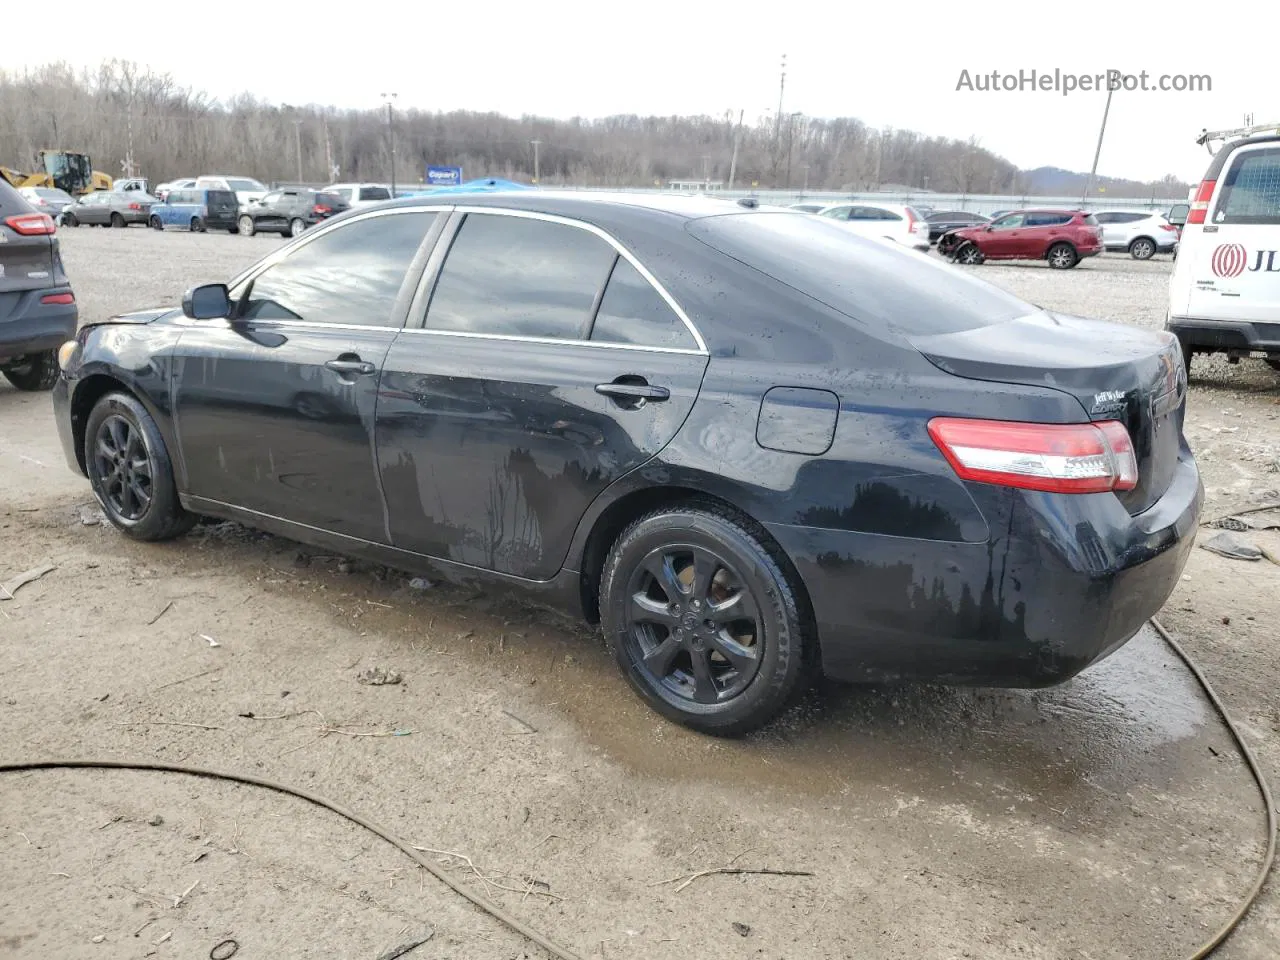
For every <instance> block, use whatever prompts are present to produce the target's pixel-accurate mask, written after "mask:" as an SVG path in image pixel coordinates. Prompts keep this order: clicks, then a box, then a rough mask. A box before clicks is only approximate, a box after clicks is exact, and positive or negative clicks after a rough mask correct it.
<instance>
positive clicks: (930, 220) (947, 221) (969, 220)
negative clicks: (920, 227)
mask: <svg viewBox="0 0 1280 960" xmlns="http://www.w3.org/2000/svg"><path fill="white" fill-rule="evenodd" d="M924 219H925V223H927V224H929V242H930V243H937V242H938V238H939V237H941V236H942V235H943V234H944V233H949V232H950V231H952V230H959V229H961V228H963V227H977V226H981V225H982V224H984V223H990V222H991V220H990V218H988V217H984V216H983V215H982V214H980V213H970V212H969V211H967V210H939V211H938V212H937V213H931V214H929V215H928V216H927V217H925V218H924Z"/></svg>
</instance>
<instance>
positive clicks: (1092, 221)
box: [1082, 213, 1142, 227]
mask: <svg viewBox="0 0 1280 960" xmlns="http://www.w3.org/2000/svg"><path fill="white" fill-rule="evenodd" d="M1082 219H1083V220H1084V223H1085V226H1089V227H1096V226H1098V218H1097V217H1095V216H1094V215H1093V214H1092V213H1086V214H1085V215H1084V217H1083V218H1082ZM1137 219H1139V220H1141V219H1142V218H1141V217H1138V218H1137ZM1121 222H1122V223H1123V222H1124V221H1121Z"/></svg>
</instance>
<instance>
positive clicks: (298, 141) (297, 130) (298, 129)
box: [293, 120, 302, 184]
mask: <svg viewBox="0 0 1280 960" xmlns="http://www.w3.org/2000/svg"><path fill="white" fill-rule="evenodd" d="M293 147H294V150H296V151H297V154H298V183H299V184H301V183H302V121H301V120H295V121H293Z"/></svg>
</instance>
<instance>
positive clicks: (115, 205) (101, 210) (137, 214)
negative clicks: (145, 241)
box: [62, 190, 160, 227]
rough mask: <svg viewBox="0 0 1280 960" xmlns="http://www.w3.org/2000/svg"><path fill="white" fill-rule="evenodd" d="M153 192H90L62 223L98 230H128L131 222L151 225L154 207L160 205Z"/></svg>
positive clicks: (80, 199) (68, 211)
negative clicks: (114, 228)
mask: <svg viewBox="0 0 1280 960" xmlns="http://www.w3.org/2000/svg"><path fill="white" fill-rule="evenodd" d="M159 202H160V201H158V200H157V199H156V198H155V197H153V196H151V195H150V194H149V193H142V192H140V191H137V190H131V191H129V192H127V193H122V192H119V191H115V190H96V191H94V192H93V193H86V194H85V195H84V196H83V197H80V198H79V199H77V200H76V202H75V203H73V204H72V205H71V206H69V207H67V208H66V209H65V210H63V211H62V222H63V223H65V224H66V225H67V226H69V227H78V226H80V225H81V224H85V225H86V226H94V227H127V226H129V225H130V224H131V223H143V224H145V223H147V221H148V220H149V218H150V216H151V207H152V205H153V204H156V203H159Z"/></svg>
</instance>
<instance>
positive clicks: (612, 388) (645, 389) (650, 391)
mask: <svg viewBox="0 0 1280 960" xmlns="http://www.w3.org/2000/svg"><path fill="white" fill-rule="evenodd" d="M596 393H599V394H603V395H604V396H606V397H613V398H614V399H615V400H631V401H636V400H648V401H650V402H651V403H657V402H660V401H662V400H669V399H671V391H670V390H668V389H667V388H666V387H655V386H651V385H650V384H647V383H597V384H596Z"/></svg>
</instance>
